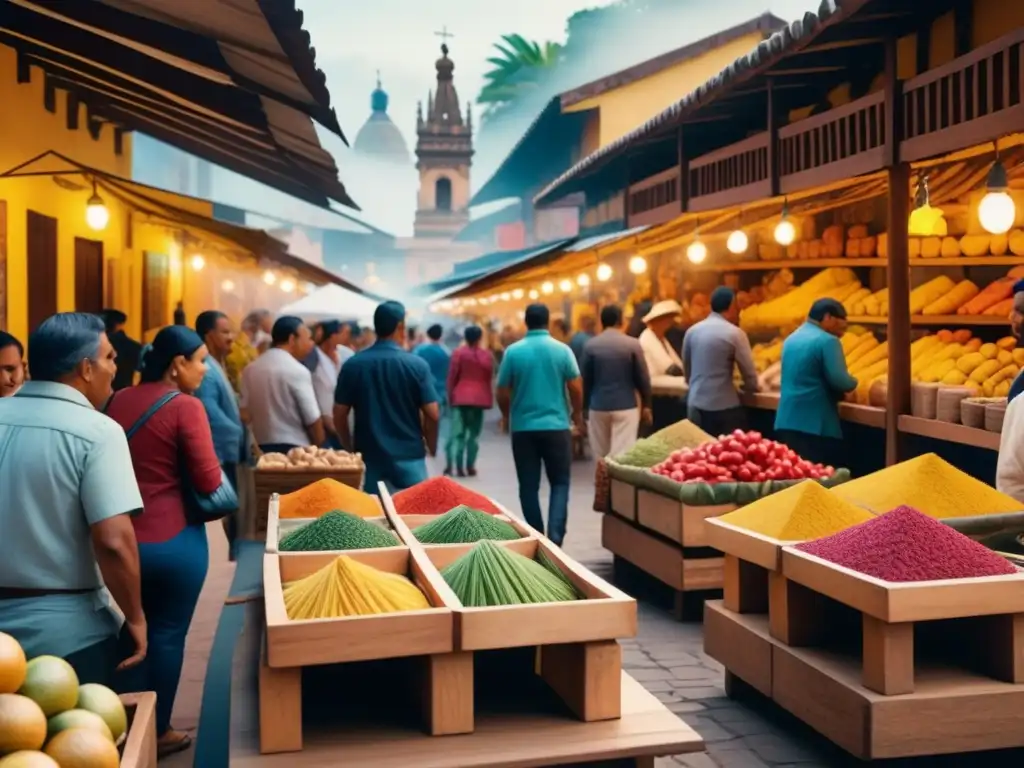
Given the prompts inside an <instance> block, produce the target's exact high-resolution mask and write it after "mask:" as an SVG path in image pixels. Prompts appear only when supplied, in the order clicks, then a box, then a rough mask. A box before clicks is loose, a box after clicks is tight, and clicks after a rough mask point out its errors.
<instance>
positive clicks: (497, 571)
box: [441, 541, 578, 608]
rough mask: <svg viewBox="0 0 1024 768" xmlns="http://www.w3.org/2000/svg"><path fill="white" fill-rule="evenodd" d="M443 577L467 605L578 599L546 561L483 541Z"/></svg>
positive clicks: (443, 571)
mask: <svg viewBox="0 0 1024 768" xmlns="http://www.w3.org/2000/svg"><path fill="white" fill-rule="evenodd" d="M441 575H442V576H443V577H444V580H445V581H447V582H448V586H450V587H451V588H452V591H453V592H455V594H456V596H458V598H459V600H460V601H462V604H463V605H464V606H466V607H467V608H485V607H489V606H498V605H526V604H531V603H558V602H567V601H569V600H576V599H577V597H578V596H577V594H576V590H575V589H573V587H572V585H571V584H570V583H569V582H568V580H567V579H566V578H565V577H564V576H562V577H561V578H559V577H558V576H556V575H555V574H553V573H552V572H551V571H550V570H549V569H548V568H546V567H545V566H544V565H543V564H541V563H538V562H537V561H535V560H530V559H529V558H528V557H523V556H522V555H520V554H518V553H516V552H513V551H512V550H510V549H506V548H505V547H499V546H498V545H497V544H495V543H494V542H491V541H481V542H480V543H479V544H477V545H476V546H475V547H473V549H471V550H470V551H469V552H467V553H466V554H465V555H463V556H462V557H460V558H459V559H458V560H456V561H455V562H454V563H452V564H451V565H449V566H448V567H447V568H445V569H443V570H442V571H441Z"/></svg>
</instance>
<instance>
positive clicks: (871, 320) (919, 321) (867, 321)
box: [846, 315, 1010, 327]
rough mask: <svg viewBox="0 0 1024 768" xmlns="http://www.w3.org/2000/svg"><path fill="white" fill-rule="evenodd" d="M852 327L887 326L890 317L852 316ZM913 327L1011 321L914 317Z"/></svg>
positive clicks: (994, 317)
mask: <svg viewBox="0 0 1024 768" xmlns="http://www.w3.org/2000/svg"><path fill="white" fill-rule="evenodd" d="M846 319H847V321H848V322H849V323H850V324H851V325H887V324H888V322H889V318H888V317H872V316H868V315H863V316H862V315H850V316H849V317H847V318H846ZM910 324H911V325H959V326H965V325H991V326H998V325H1005V326H1007V327H1009V325H1010V321H1009V320H1007V319H1006V318H1005V317H1001V316H999V315H914V316H913V317H912V318H910Z"/></svg>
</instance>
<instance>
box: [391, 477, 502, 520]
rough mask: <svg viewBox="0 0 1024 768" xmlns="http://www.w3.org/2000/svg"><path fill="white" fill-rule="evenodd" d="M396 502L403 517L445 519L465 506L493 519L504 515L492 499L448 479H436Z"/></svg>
mask: <svg viewBox="0 0 1024 768" xmlns="http://www.w3.org/2000/svg"><path fill="white" fill-rule="evenodd" d="M394 502H395V511H396V512H398V514H400V515H443V514H444V513H445V512H447V511H448V510H450V509H454V508H455V507H459V506H462V505H465V506H467V507H471V508H473V509H479V510H480V511H481V512H487V513H488V514H491V515H500V514H502V512H501V510H500V509H498V508H497V507H496V506H494V502H493V501H491V500H490V499H489V498H487V497H486V496H484V495H483V494H480V493H477V492H476V491H471V490H470V489H469V488H467V487H466V486H464V485H460V484H459V483H456V482H455V481H454V480H452V479H450V478H447V477H433V478H431V479H430V480H424V481H423V482H422V483H419V484H418V485H414V486H413V487H412V488H407V489H406V490H404V491H399V492H398V493H396V494H395V496H394Z"/></svg>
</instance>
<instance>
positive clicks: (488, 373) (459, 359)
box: [448, 347, 494, 409]
mask: <svg viewBox="0 0 1024 768" xmlns="http://www.w3.org/2000/svg"><path fill="white" fill-rule="evenodd" d="M448 403H449V404H450V405H453V406H469V407H474V408H485V409H487V408H493V407H494V356H493V355H491V353H490V352H489V351H487V350H486V349H481V348H480V347H459V348H458V349H456V350H455V351H454V352H453V353H452V361H451V365H450V366H449V368H448Z"/></svg>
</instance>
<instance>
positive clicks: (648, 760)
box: [633, 757, 654, 768]
mask: <svg viewBox="0 0 1024 768" xmlns="http://www.w3.org/2000/svg"><path fill="white" fill-rule="evenodd" d="M633 765H635V766H636V768H654V758H653V757H638V758H636V759H635V760H634V761H633Z"/></svg>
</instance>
